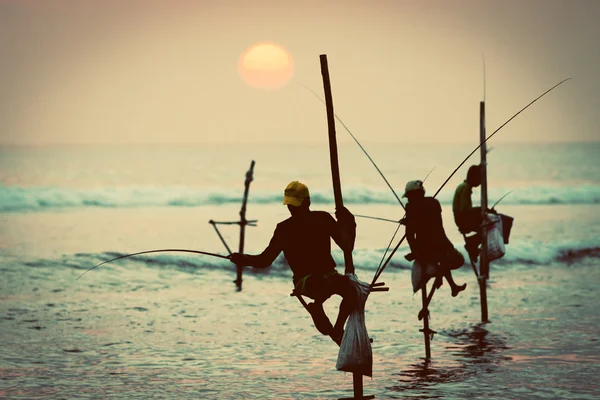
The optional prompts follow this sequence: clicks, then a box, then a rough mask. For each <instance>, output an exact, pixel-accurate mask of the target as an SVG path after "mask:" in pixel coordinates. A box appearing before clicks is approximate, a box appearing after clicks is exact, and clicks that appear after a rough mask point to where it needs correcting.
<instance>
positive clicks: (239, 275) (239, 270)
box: [235, 160, 254, 291]
mask: <svg viewBox="0 0 600 400" xmlns="http://www.w3.org/2000/svg"><path fill="white" fill-rule="evenodd" d="M253 175H254V160H252V163H250V169H249V170H248V172H246V181H245V182H244V198H243V200H242V209H241V210H240V247H239V250H238V251H239V252H240V253H242V254H243V253H244V239H245V234H246V225H247V224H248V221H247V220H246V204H247V203H248V191H249V190H250V182H252V179H253ZM243 271H244V267H243V266H240V265H236V272H237V277H236V279H235V284H236V286H237V290H238V291H241V290H242V273H243Z"/></svg>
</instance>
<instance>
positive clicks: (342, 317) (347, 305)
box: [333, 299, 352, 339]
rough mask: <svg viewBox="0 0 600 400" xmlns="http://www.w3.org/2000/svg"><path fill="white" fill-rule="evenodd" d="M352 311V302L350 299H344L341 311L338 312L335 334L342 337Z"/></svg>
mask: <svg viewBox="0 0 600 400" xmlns="http://www.w3.org/2000/svg"><path fill="white" fill-rule="evenodd" d="M351 312H352V304H351V302H350V301H348V299H343V300H342V302H341V303H340V312H339V313H338V316H337V320H336V321H335V325H334V326H333V335H334V336H337V337H339V338H340V339H341V337H342V336H343V334H344V325H345V324H346V321H347V320H348V317H349V316H350V313H351Z"/></svg>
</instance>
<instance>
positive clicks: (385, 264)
mask: <svg viewBox="0 0 600 400" xmlns="http://www.w3.org/2000/svg"><path fill="white" fill-rule="evenodd" d="M570 79H571V78H567V79H563V80H562V81H560V82H558V83H557V84H556V85H554V86H552V87H551V88H550V89H548V90H546V91H545V92H544V93H542V94H541V95H540V96H538V97H536V98H535V99H534V100H533V101H532V102H530V103H529V104H527V105H526V106H525V107H523V108H522V109H521V110H519V112H517V113H516V114H514V115H513V116H512V117H510V118H509V119H508V120H507V121H506V122H505V123H503V124H502V125H500V127H499V128H498V129H496V130H495V131H494V132H492V134H491V135H489V136H488V137H486V138H485V139H484V140H483V141H482V142H481V143H479V145H478V146H477V147H475V150H473V151H472V152H471V153H470V154H469V155H468V156H467V157H466V158H465V159H464V160H463V162H461V163H460V164H459V165H458V167H456V169H455V170H454V171H453V172H452V173H451V174H450V176H449V177H448V179H446V180H445V181H444V183H443V184H442V186H440V188H439V189H438V190H437V192H435V194H434V195H433V197H434V198H435V197H436V196H437V195H438V193H439V192H440V191H441V190H442V189H443V187H444V186H445V185H446V184H447V183H448V181H449V180H450V179H451V178H452V177H453V176H454V174H455V173H456V172H457V171H458V170H459V169H460V167H462V166H463V164H464V163H466V162H467V160H468V159H469V158H470V157H471V156H472V155H473V154H474V153H475V152H476V151H477V150H479V148H480V147H481V146H482V145H483V144H484V143H485V142H487V141H488V140H489V139H491V138H492V136H494V135H495V134H496V133H497V132H498V131H499V130H500V129H502V128H503V127H504V126H506V124H508V123H509V122H510V121H512V120H513V119H515V118H516V117H517V116H518V115H519V114H521V113H522V112H523V111H525V110H526V109H528V108H529V107H530V106H531V105H533V103H535V102H536V101H538V100H539V99H541V98H542V97H544V96H545V95H546V94H548V93H550V92H551V91H552V90H554V89H555V88H557V87H558V86H560V85H562V84H563V83H564V82H566V81H568V80H570ZM404 239H406V234H405V235H404V236H403V237H402V239H400V241H399V242H398V244H397V245H396V247H394V250H392V252H391V254H390V255H389V257H388V258H387V260H386V261H385V263H384V265H383V267H382V268H381V271H378V272H377V273H376V274H375V277H374V278H373V282H371V285H373V284H374V283H375V282H377V279H378V278H379V276H380V275H381V272H383V270H384V269H385V267H386V266H387V265H388V264H389V262H390V260H391V259H392V257H393V256H394V254H395V253H396V251H397V250H398V248H399V247H400V245H401V244H402V243H403V242H404Z"/></svg>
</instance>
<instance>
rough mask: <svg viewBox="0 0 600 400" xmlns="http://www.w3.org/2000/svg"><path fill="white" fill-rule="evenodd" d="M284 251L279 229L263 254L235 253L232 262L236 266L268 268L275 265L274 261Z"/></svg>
mask: <svg viewBox="0 0 600 400" xmlns="http://www.w3.org/2000/svg"><path fill="white" fill-rule="evenodd" d="M282 250H283V246H282V245H281V239H280V235H279V234H278V232H277V229H275V233H274V234H273V237H272V238H271V241H270V242H269V245H268V246H267V248H266V249H265V250H264V251H263V252H262V253H260V254H257V255H250V254H240V253H233V254H232V255H231V261H232V262H233V263H234V264H237V265H241V266H244V267H254V268H267V267H269V266H270V265H271V264H273V261H275V259H276V258H277V256H278V255H279V253H281V251H282Z"/></svg>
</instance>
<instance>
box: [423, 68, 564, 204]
mask: <svg viewBox="0 0 600 400" xmlns="http://www.w3.org/2000/svg"><path fill="white" fill-rule="evenodd" d="M569 79H571V78H567V79H563V80H562V81H560V82H558V83H557V84H556V85H554V86H552V87H551V88H550V89H548V90H546V91H545V92H544V93H542V94H541V95H539V96H538V97H536V98H535V99H534V100H533V101H532V102H531V103H529V104H527V105H526V106H525V107H523V108H522V109H521V110H519V112H518V113H516V114H515V115H513V116H512V117H510V118H509V119H508V121H506V122H505V123H503V124H502V125H500V127H499V128H498V129H496V130H495V131H494V132H492V134H491V135H490V136H488V137H486V138H485V140H484V141H483V142H481V143H479V146H477V147H475V150H473V151H472V152H471V153H469V155H468V156H467V157H466V158H465V159H464V160H463V162H461V163H460V164H459V165H458V167H456V169H455V170H454V171H452V173H451V174H450V176H449V177H448V179H446V180H445V181H444V183H442V186H440V188H439V189H438V191H437V192H435V194H434V195H433V197H435V196H436V195H437V194H438V193H439V192H440V190H442V188H443V187H444V186H445V185H446V183H448V181H449V180H450V179H451V178H452V177H453V176H454V174H455V173H456V171H458V170H459V169H460V167H462V166H463V164H464V163H466V162H467V160H468V159H469V158H471V156H472V155H473V154H475V152H476V151H477V150H479V148H480V147H481V146H482V145H483V144H484V143H485V142H487V141H488V140H490V139H491V138H492V136H494V135H495V134H496V133H497V132H498V131H499V130H500V129H502V128H503V127H504V126H505V125H506V124H508V123H509V122H510V121H512V120H513V119H515V118H516V117H517V115H519V114H521V113H522V112H523V111H525V110H526V109H528V108H529V106H531V105H532V104H533V103H535V102H536V101H538V100H539V99H541V98H542V97H544V96H545V95H546V94H548V93H550V92H551V91H552V90H554V89H555V88H556V87H558V86H560V85H562V84H563V83H565V82H566V81H568V80H569Z"/></svg>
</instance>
